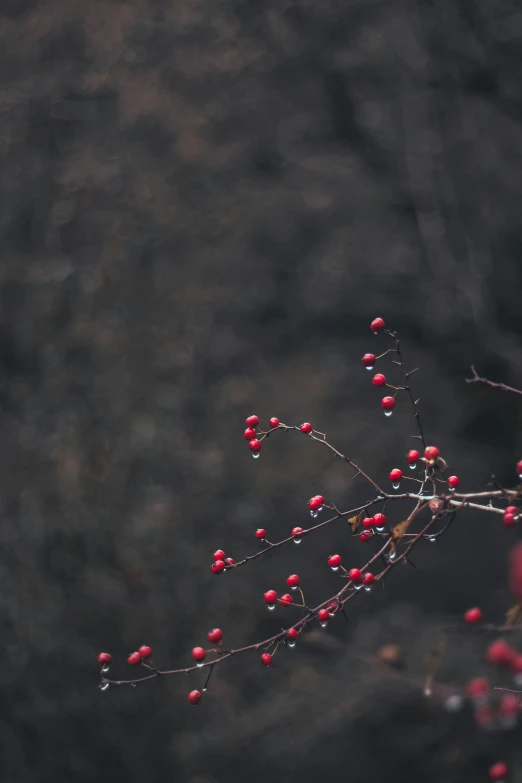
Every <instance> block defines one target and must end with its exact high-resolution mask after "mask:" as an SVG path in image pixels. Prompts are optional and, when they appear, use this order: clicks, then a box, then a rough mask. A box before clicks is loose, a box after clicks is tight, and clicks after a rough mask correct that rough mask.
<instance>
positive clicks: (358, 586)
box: [354, 585, 362, 590]
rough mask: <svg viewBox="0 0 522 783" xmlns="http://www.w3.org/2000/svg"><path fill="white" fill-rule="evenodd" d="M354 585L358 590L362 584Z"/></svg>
mask: <svg viewBox="0 0 522 783" xmlns="http://www.w3.org/2000/svg"><path fill="white" fill-rule="evenodd" d="M354 587H355V589H356V590H360V589H361V587H362V585H354Z"/></svg>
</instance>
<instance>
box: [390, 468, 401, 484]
mask: <svg viewBox="0 0 522 783" xmlns="http://www.w3.org/2000/svg"><path fill="white" fill-rule="evenodd" d="M401 479H402V470H401V469H400V468H394V469H393V470H392V471H390V481H391V482H392V484H398V483H399V481H400V480H401Z"/></svg>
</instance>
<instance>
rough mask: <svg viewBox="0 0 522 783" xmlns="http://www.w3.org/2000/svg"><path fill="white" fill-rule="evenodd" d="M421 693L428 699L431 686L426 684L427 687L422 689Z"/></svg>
mask: <svg viewBox="0 0 522 783" xmlns="http://www.w3.org/2000/svg"><path fill="white" fill-rule="evenodd" d="M423 693H424V695H425V696H426V698H428V699H429V697H430V696H431V694H432V693H433V691H432V690H431V688H430V687H429V686H428V687H426V688H424V691H423Z"/></svg>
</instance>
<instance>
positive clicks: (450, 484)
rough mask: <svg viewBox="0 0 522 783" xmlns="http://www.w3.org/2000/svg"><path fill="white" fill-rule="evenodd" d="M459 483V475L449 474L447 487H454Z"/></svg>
mask: <svg viewBox="0 0 522 783" xmlns="http://www.w3.org/2000/svg"><path fill="white" fill-rule="evenodd" d="M459 484H460V481H459V477H458V476H450V477H449V479H448V487H450V489H455V488H456V487H458V485H459Z"/></svg>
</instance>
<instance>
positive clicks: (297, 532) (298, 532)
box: [292, 527, 303, 541]
mask: <svg viewBox="0 0 522 783" xmlns="http://www.w3.org/2000/svg"><path fill="white" fill-rule="evenodd" d="M302 532H303V528H302V527H294V529H293V530H292V535H293V537H294V538H295V539H296V541H297V539H300V537H301V534H302Z"/></svg>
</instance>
